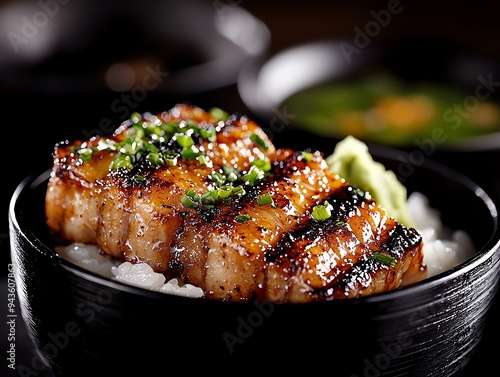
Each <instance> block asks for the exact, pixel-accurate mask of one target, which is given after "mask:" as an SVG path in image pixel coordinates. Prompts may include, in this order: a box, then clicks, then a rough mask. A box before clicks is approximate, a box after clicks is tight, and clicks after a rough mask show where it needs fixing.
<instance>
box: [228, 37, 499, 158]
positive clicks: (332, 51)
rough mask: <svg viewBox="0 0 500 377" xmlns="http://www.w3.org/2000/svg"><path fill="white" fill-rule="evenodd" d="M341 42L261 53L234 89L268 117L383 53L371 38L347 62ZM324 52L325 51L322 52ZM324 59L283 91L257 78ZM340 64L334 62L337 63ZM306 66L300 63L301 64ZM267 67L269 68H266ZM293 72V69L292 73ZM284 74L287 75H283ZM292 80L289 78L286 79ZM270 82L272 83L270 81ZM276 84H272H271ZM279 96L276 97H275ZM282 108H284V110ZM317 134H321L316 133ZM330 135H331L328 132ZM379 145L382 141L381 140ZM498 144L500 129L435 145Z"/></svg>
mask: <svg viewBox="0 0 500 377" xmlns="http://www.w3.org/2000/svg"><path fill="white" fill-rule="evenodd" d="M342 43H343V40H342V38H324V39H320V40H313V41H306V42H302V43H299V44H297V45H292V46H289V47H286V48H284V49H282V50H280V51H277V52H275V53H273V54H264V55H263V56H261V57H259V58H257V59H254V60H252V61H249V62H248V63H247V64H245V65H244V66H243V68H242V69H241V71H240V73H239V75H238V78H237V82H236V85H237V89H238V93H239V95H240V97H241V99H242V101H243V103H244V104H245V106H246V107H248V108H249V109H250V110H251V111H252V112H253V113H254V114H255V115H256V116H258V117H260V118H262V119H263V120H264V121H268V120H269V119H272V118H273V117H274V116H276V114H275V113H276V109H277V108H278V107H280V106H282V105H283V101H285V100H286V99H287V98H289V97H290V96H291V95H293V94H294V93H296V92H298V91H300V90H303V89H307V88H310V87H313V86H315V85H316V84H321V83H322V82H328V81H332V80H336V79H342V78H344V77H345V76H344V75H345V74H348V75H349V74H352V72H356V71H357V70H358V69H360V68H363V67H365V66H366V64H367V62H369V61H370V60H373V61H374V62H375V63H376V64H377V66H378V64H379V63H378V61H377V59H379V58H380V56H381V55H382V53H383V51H382V50H383V46H380V45H378V44H376V43H375V42H372V43H370V44H369V45H367V46H366V47H364V48H363V51H362V54H360V56H357V57H356V59H355V60H354V59H353V60H351V61H350V62H347V60H346V58H345V56H344V52H342V51H343V50H342V48H341V47H340V46H341V45H342ZM381 47H382V48H381ZM325 52H328V53H329V54H328V55H325ZM462 53H463V54H464V55H466V52H461V51H457V52H456V54H457V55H458V54H462ZM286 58H288V59H289V60H294V62H293V64H291V63H288V62H286ZM290 58H292V59H290ZM478 58H484V59H487V57H482V56H478ZM322 59H323V60H325V59H326V60H327V61H328V62H329V64H330V66H331V67H335V68H329V69H328V70H326V71H325V70H323V69H321V67H319V68H318V69H317V70H316V72H315V73H313V74H312V75H311V77H310V78H309V79H308V81H307V82H300V80H299V84H297V86H296V88H295V89H290V88H287V92H286V95H284V94H283V93H282V94H280V95H278V96H275V97H276V98H272V97H273V96H271V97H270V96H269V95H268V91H267V90H264V89H263V87H262V85H261V84H260V82H261V81H264V80H263V78H261V76H262V74H263V73H267V75H266V76H265V77H266V78H268V77H272V76H273V75H272V73H276V72H285V71H287V70H286V67H288V66H290V65H294V66H297V65H298V63H297V60H299V61H300V60H302V61H303V62H304V63H305V62H308V64H313V63H314V62H316V63H317V62H319V61H320V60H322ZM339 61H340V64H337V63H339ZM304 66H306V65H305V64H302V65H301V67H302V68H303V67H304ZM266 70H267V71H269V72H266ZM289 73H290V74H289V75H288V76H290V77H291V76H292V72H289ZM293 75H294V76H297V75H296V72H294V73H293ZM287 78H288V77H287ZM287 81H292V82H293V80H287ZM271 86H272V85H271ZM275 87H276V85H274V86H273V88H275ZM273 90H274V89H273ZM278 99H279V100H278ZM284 112H287V111H286V110H284ZM291 126H293V127H296V128H299V129H302V127H301V126H300V125H297V124H294V122H293V121H292V122H291ZM318 136H321V135H318ZM332 138H334V137H333V136H332ZM381 145H383V144H381ZM387 146H388V147H392V148H401V149H404V148H408V147H410V148H411V147H412V145H411V144H410V145H406V144H405V145H401V146H396V145H394V146H391V145H387ZM499 146H500V130H497V131H493V132H491V133H488V134H480V135H476V136H472V137H470V138H467V139H466V140H456V141H453V142H448V143H442V144H441V145H440V146H439V150H440V151H448V152H466V153H467V152H478V151H495V150H499Z"/></svg>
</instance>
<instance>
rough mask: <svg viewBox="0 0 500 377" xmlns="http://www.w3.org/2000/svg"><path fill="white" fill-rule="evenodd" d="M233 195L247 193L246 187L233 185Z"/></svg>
mask: <svg viewBox="0 0 500 377" xmlns="http://www.w3.org/2000/svg"><path fill="white" fill-rule="evenodd" d="M231 195H245V189H244V188H243V187H242V186H236V187H233V189H232V190H231Z"/></svg>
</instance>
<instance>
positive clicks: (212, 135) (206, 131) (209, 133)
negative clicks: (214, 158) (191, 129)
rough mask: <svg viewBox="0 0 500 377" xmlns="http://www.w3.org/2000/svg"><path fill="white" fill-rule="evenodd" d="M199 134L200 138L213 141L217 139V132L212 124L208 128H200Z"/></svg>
mask: <svg viewBox="0 0 500 377" xmlns="http://www.w3.org/2000/svg"><path fill="white" fill-rule="evenodd" d="M200 135H201V137H202V138H204V139H207V140H208V141H209V142H211V143H213V142H215V141H216V140H217V133H216V131H215V127H214V126H212V125H211V126H210V127H208V128H200Z"/></svg>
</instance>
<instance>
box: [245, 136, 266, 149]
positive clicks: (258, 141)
mask: <svg viewBox="0 0 500 377" xmlns="http://www.w3.org/2000/svg"><path fill="white" fill-rule="evenodd" d="M250 140H252V141H253V142H254V143H255V144H257V145H258V146H259V147H261V148H262V149H263V150H264V151H267V150H268V149H269V147H268V146H267V144H266V142H265V141H264V140H262V138H261V137H260V136H259V135H257V134H251V135H250Z"/></svg>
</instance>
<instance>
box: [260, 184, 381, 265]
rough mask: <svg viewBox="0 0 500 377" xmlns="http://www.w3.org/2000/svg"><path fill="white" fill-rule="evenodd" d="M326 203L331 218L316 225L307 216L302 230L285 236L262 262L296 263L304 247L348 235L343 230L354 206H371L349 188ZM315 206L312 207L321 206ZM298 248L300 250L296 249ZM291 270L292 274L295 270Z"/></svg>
mask: <svg viewBox="0 0 500 377" xmlns="http://www.w3.org/2000/svg"><path fill="white" fill-rule="evenodd" d="M326 201H328V203H330V204H331V206H332V207H333V209H332V211H331V214H332V215H331V217H330V218H328V219H326V220H322V221H316V220H314V219H313V218H312V217H310V215H309V214H306V215H308V216H309V218H308V219H307V220H305V221H304V223H303V225H302V227H301V228H299V229H296V230H293V231H291V232H289V233H285V234H284V235H283V238H282V239H281V240H280V241H279V242H278V244H277V245H276V247H274V248H272V249H269V250H268V251H267V252H266V254H265V257H264V258H265V260H266V261H268V262H272V263H276V264H278V265H283V264H288V263H290V262H292V265H293V264H297V263H299V259H297V258H298V257H299V256H300V254H301V253H303V247H304V244H311V243H313V242H315V240H317V239H322V238H324V237H325V236H326V235H327V234H331V233H334V234H337V235H340V234H348V233H349V232H350V231H349V229H348V228H347V227H346V224H347V220H348V219H349V218H350V217H352V216H354V215H355V212H356V210H357V206H358V205H360V203H362V202H367V203H368V202H371V199H366V198H365V197H364V193H363V192H362V191H360V190H359V189H357V188H356V187H354V186H352V185H344V186H341V187H340V188H339V189H337V190H334V191H333V192H332V193H331V194H330V195H329V196H328V197H327V198H326ZM322 203H323V202H316V203H315V204H322ZM311 210H312V206H311ZM298 244H300V247H296V245H298ZM292 265H291V266H290V268H292V270H297V269H298V268H299V266H298V265H296V266H295V267H292Z"/></svg>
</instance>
